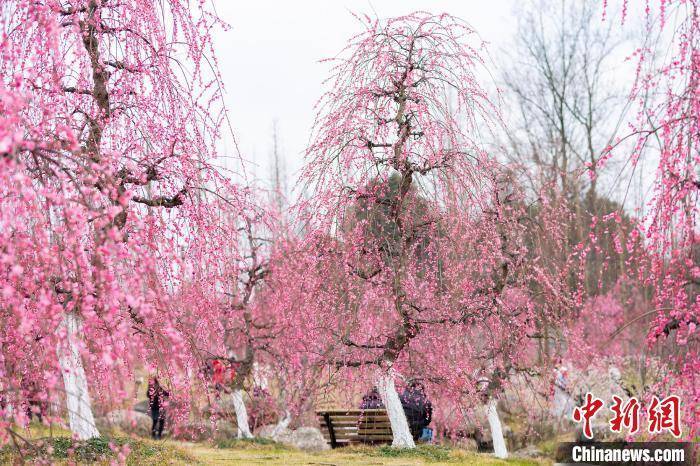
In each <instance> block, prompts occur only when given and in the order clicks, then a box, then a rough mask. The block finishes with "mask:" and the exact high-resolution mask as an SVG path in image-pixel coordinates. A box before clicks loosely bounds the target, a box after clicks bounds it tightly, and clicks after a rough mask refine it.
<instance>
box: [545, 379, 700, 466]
mask: <svg viewBox="0 0 700 466" xmlns="http://www.w3.org/2000/svg"><path fill="white" fill-rule="evenodd" d="M609 406H610V407H609V410H610V411H611V412H612V417H611V419H610V420H609V421H608V422H607V424H608V429H609V430H610V432H613V433H617V434H621V435H626V436H632V435H635V434H638V433H639V432H640V431H643V430H644V431H646V432H647V433H648V434H649V435H650V436H652V438H655V437H658V436H660V435H669V434H670V435H672V436H673V437H674V438H677V439H678V438H680V437H681V434H682V427H681V400H680V398H679V397H678V396H675V395H671V396H668V397H666V398H663V399H660V398H659V397H657V396H652V397H651V398H650V399H648V400H647V402H646V403H643V402H642V401H640V400H638V399H637V398H635V397H631V398H629V399H627V400H626V401H624V400H623V399H622V398H620V397H618V396H613V397H612V402H611V403H610V405H609ZM604 408H605V401H604V400H602V399H600V398H597V397H595V396H594V395H593V394H591V393H586V395H585V397H584V400H583V403H582V405H581V406H576V407H575V408H574V410H573V412H572V415H571V418H572V420H573V421H574V422H575V423H577V424H580V425H581V432H582V436H583V438H584V440H583V441H582V442H577V443H562V444H559V448H558V450H557V455H556V460H557V464H591V465H639V464H643V465H678V466H681V465H695V464H698V463H697V461H698V459H700V458H699V457H698V451H697V449H696V448H695V445H694V444H693V443H690V442H595V441H593V438H594V432H593V419H594V417H595V416H596V415H598V414H600V413H601V410H603V409H604Z"/></svg>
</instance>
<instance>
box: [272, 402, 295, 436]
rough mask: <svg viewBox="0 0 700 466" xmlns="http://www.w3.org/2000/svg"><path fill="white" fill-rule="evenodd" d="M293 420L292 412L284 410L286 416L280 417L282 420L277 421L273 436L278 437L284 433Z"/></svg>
mask: <svg viewBox="0 0 700 466" xmlns="http://www.w3.org/2000/svg"><path fill="white" fill-rule="evenodd" d="M291 422H292V413H290V412H289V411H288V410H286V409H285V410H284V416H282V417H281V418H280V420H279V421H278V422H277V424H276V425H275V428H274V429H272V438H273V439H274V438H276V437H277V436H278V435H279V434H280V433H282V432H283V431H284V430H285V429H286V428H287V427H289V424H290V423H291Z"/></svg>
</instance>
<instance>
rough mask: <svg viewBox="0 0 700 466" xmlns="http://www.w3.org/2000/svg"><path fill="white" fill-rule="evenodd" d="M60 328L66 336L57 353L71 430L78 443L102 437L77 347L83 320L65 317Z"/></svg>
mask: <svg viewBox="0 0 700 466" xmlns="http://www.w3.org/2000/svg"><path fill="white" fill-rule="evenodd" d="M61 327H62V328H63V329H65V333H66V337H65V340H64V341H61V342H59V343H58V345H57V347H56V354H57V356H58V363H59V365H60V366H61V372H62V373H63V386H64V389H65V391H66V407H67V408H68V424H69V426H70V430H71V432H73V435H75V437H76V438H77V439H78V440H88V439H91V438H94V437H99V436H100V432H99V431H98V430H97V427H96V426H95V417H94V415H93V413H92V405H91V403H90V393H89V392H88V383H87V378H86V377H85V369H84V368H83V360H82V358H81V357H80V349H79V345H78V341H79V338H80V334H79V330H80V321H79V320H78V317H77V316H75V314H65V315H64V316H63V322H62V323H61Z"/></svg>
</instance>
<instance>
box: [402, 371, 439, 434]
mask: <svg viewBox="0 0 700 466" xmlns="http://www.w3.org/2000/svg"><path fill="white" fill-rule="evenodd" d="M399 398H400V399H401V405H402V406H403V410H404V412H405V413H406V420H407V421H408V427H409V428H410V429H411V435H412V436H413V440H418V439H419V438H421V437H422V436H423V429H425V428H426V427H428V425H430V421H431V420H432V418H433V405H432V403H430V400H428V397H427V395H426V394H425V387H424V386H423V384H422V383H421V382H420V381H418V380H414V381H412V382H411V383H409V384H408V386H407V387H406V389H405V390H404V391H403V393H402V394H401V396H400V397H399Z"/></svg>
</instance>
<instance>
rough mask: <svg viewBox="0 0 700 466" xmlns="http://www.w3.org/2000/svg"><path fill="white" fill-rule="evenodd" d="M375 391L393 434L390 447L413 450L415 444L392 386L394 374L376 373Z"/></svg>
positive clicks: (394, 387)
mask: <svg viewBox="0 0 700 466" xmlns="http://www.w3.org/2000/svg"><path fill="white" fill-rule="evenodd" d="M377 390H379V394H380V395H381V397H382V401H383V402H384V406H385V407H386V412H387V414H388V415H389V422H390V424H391V431H392V432H393V434H394V441H393V442H392V444H391V446H392V447H395V448H415V447H416V444H415V442H414V441H413V436H412V435H411V429H409V427H408V421H407V420H406V413H405V412H404V410H403V406H402V405H401V400H400V399H399V394H398V393H397V392H396V385H394V372H393V371H392V370H389V371H388V372H385V371H382V370H381V369H380V370H379V372H378V373H377Z"/></svg>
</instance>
